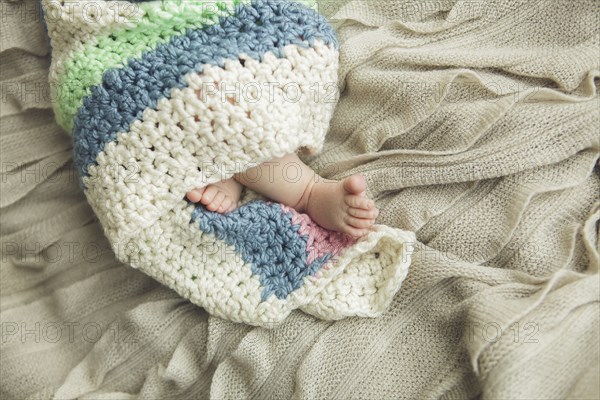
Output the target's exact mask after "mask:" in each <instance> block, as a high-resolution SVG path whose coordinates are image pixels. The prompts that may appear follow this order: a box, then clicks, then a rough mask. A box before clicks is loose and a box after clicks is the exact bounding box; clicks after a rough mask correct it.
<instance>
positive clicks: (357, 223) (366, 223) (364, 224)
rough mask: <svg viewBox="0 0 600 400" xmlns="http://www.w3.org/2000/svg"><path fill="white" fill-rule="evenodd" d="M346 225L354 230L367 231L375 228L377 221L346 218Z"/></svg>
mask: <svg viewBox="0 0 600 400" xmlns="http://www.w3.org/2000/svg"><path fill="white" fill-rule="evenodd" d="M346 223H347V224H348V225H350V226H352V227H353V228H358V229H366V228H369V227H371V226H373V224H374V223H375V221H374V220H372V219H363V218H354V217H348V218H346Z"/></svg>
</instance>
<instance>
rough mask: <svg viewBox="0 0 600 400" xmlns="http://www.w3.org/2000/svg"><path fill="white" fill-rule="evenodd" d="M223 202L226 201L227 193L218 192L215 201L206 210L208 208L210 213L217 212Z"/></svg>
mask: <svg viewBox="0 0 600 400" xmlns="http://www.w3.org/2000/svg"><path fill="white" fill-rule="evenodd" d="M223 200H225V193H223V192H217V194H216V195H215V197H214V198H213V200H212V201H211V202H210V204H209V205H208V206H206V208H208V209H209V210H210V211H217V210H218V209H219V207H220V206H221V203H223Z"/></svg>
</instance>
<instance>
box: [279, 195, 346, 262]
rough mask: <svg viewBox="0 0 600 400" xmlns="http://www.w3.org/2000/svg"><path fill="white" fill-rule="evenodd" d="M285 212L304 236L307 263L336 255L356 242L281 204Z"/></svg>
mask: <svg viewBox="0 0 600 400" xmlns="http://www.w3.org/2000/svg"><path fill="white" fill-rule="evenodd" d="M281 208H282V210H283V212H285V213H291V214H292V223H293V224H294V225H296V224H298V225H300V228H299V229H298V233H299V234H300V235H303V236H306V237H307V241H306V252H307V253H308V257H307V263H308V264H309V265H310V264H311V263H312V262H313V261H314V260H316V259H317V258H319V257H322V256H325V255H327V254H331V255H333V256H336V255H338V254H339V253H340V252H341V251H342V250H344V249H345V248H348V247H350V246H352V245H353V244H354V243H356V239H354V238H352V237H351V236H348V235H346V234H343V233H340V232H334V231H330V230H329V229H325V228H322V227H321V226H319V225H318V224H317V223H316V222H314V221H313V220H312V219H311V218H310V217H309V216H308V215H307V214H300V213H299V212H297V211H296V210H294V209H293V208H291V207H287V206H285V205H283V204H281Z"/></svg>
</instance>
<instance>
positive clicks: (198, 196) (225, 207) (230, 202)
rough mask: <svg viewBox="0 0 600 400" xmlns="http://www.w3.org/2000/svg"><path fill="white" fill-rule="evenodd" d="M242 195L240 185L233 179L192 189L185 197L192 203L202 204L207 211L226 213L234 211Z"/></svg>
mask: <svg viewBox="0 0 600 400" xmlns="http://www.w3.org/2000/svg"><path fill="white" fill-rule="evenodd" d="M241 193H242V185H241V184H240V183H238V182H237V181H236V180H235V179H233V178H229V179H226V180H224V181H220V182H217V183H213V184H210V185H208V186H205V187H202V188H199V189H194V190H192V191H191V192H189V193H188V194H187V195H186V196H187V198H188V200H189V201H191V202H192V203H202V204H204V206H205V207H206V208H207V209H208V210H209V211H214V212H218V213H222V214H223V213H228V212H231V211H233V210H235V209H236V207H237V203H238V200H239V199H240V195H241Z"/></svg>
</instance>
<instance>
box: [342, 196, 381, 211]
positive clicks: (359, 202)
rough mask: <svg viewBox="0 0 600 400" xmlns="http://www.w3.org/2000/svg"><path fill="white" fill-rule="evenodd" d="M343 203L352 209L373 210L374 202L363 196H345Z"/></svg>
mask: <svg viewBox="0 0 600 400" xmlns="http://www.w3.org/2000/svg"><path fill="white" fill-rule="evenodd" d="M344 201H345V202H346V205H347V206H348V207H352V208H362V209H363V210H371V209H373V208H375V202H374V201H373V200H371V199H369V198H368V197H364V196H355V195H346V197H345V199H344Z"/></svg>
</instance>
